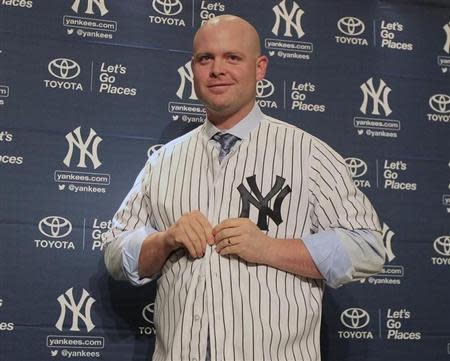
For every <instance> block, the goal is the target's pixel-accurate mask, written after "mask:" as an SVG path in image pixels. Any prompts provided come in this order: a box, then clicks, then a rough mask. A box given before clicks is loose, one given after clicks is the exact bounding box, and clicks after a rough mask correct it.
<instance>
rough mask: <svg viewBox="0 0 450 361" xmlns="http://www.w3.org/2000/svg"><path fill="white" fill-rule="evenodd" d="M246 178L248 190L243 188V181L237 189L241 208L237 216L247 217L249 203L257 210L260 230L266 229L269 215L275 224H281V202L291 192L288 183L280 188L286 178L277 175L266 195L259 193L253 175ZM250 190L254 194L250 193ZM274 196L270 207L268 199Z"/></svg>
mask: <svg viewBox="0 0 450 361" xmlns="http://www.w3.org/2000/svg"><path fill="white" fill-rule="evenodd" d="M246 179H247V183H248V185H249V186H250V191H249V190H248V189H247V188H245V186H244V184H243V183H242V184H241V185H239V187H238V191H239V193H240V194H241V198H242V210H241V214H240V215H239V217H244V218H249V215H250V204H253V205H254V206H255V207H256V208H257V209H258V210H259V214H258V224H257V225H258V227H259V229H261V230H262V231H267V230H268V229H269V227H268V225H267V217H270V218H271V219H272V221H274V222H275V224H276V225H277V226H278V225H279V224H281V222H283V218H282V217H281V204H282V203H283V200H284V198H285V197H286V196H287V195H288V194H289V193H290V192H291V187H289V186H288V185H286V186H285V187H284V188H282V187H283V185H284V182H285V181H286V179H284V178H283V177H280V176H278V175H277V180H276V181H275V185H274V186H273V187H272V189H271V190H270V191H269V193H267V195H266V196H263V195H262V194H261V191H260V190H259V188H258V186H257V185H256V176H255V175H252V176H251V177H247V178H246ZM252 192H253V194H254V196H253V195H252ZM275 196H276V198H275V203H274V207H273V209H271V208H270V207H269V201H270V200H271V199H272V198H273V197H275Z"/></svg>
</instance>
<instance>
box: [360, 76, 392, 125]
mask: <svg viewBox="0 0 450 361" xmlns="http://www.w3.org/2000/svg"><path fill="white" fill-rule="evenodd" d="M360 88H361V90H362V92H363V95H364V100H363V102H362V104H361V108H360V110H361V112H362V113H364V114H366V112H367V105H368V102H369V96H370V97H371V98H372V100H373V108H372V114H373V115H380V112H379V110H378V107H379V106H381V107H382V108H383V110H384V114H385V115H386V116H388V115H389V114H391V113H392V110H391V108H390V107H389V103H388V96H389V93H390V92H391V88H389V87H388V86H387V85H386V83H385V82H384V80H383V79H380V85H379V86H378V89H377V90H375V87H374V86H373V78H370V79H369V80H367V81H366V82H365V83H363V84H362V85H361V86H360Z"/></svg>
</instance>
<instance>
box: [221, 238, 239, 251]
mask: <svg viewBox="0 0 450 361" xmlns="http://www.w3.org/2000/svg"><path fill="white" fill-rule="evenodd" d="M238 242H239V239H238V237H230V238H225V239H223V240H222V241H220V242H219V243H217V244H216V252H217V253H220V252H221V251H222V250H223V249H225V248H228V247H231V246H234V245H236V244H238Z"/></svg>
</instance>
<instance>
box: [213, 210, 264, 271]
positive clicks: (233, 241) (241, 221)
mask: <svg viewBox="0 0 450 361" xmlns="http://www.w3.org/2000/svg"><path fill="white" fill-rule="evenodd" d="M213 235H214V239H215V243H216V251H217V252H218V253H219V254H220V255H222V256H225V255H229V254H232V255H236V256H239V257H241V258H243V259H244V260H246V261H248V262H252V263H265V262H266V254H267V249H268V246H269V243H270V242H271V240H272V238H270V237H269V236H267V235H266V234H265V233H263V232H262V231H261V230H260V229H259V228H258V227H257V226H256V224H254V223H253V222H252V221H251V220H249V219H248V218H234V219H227V220H225V221H223V222H222V223H220V224H218V225H217V226H215V227H214V229H213Z"/></svg>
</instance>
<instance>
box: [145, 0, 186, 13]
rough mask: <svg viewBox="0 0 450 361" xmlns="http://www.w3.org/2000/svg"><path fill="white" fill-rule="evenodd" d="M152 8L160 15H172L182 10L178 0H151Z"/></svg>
mask: <svg viewBox="0 0 450 361" xmlns="http://www.w3.org/2000/svg"><path fill="white" fill-rule="evenodd" d="M152 6H153V9H155V11H156V12H157V13H159V14H161V15H165V16H174V15H177V14H179V13H180V12H181V10H183V5H182V4H181V2H180V0H153V3H152Z"/></svg>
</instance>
